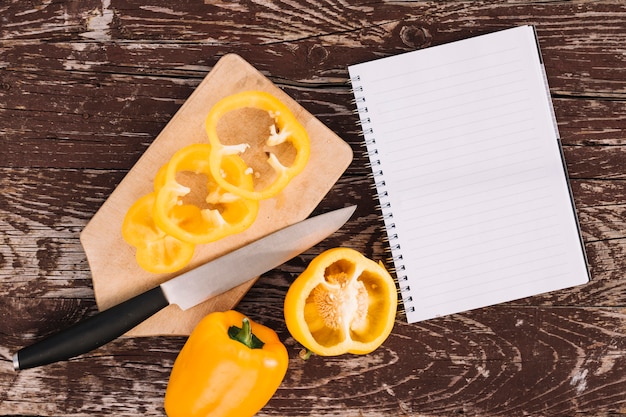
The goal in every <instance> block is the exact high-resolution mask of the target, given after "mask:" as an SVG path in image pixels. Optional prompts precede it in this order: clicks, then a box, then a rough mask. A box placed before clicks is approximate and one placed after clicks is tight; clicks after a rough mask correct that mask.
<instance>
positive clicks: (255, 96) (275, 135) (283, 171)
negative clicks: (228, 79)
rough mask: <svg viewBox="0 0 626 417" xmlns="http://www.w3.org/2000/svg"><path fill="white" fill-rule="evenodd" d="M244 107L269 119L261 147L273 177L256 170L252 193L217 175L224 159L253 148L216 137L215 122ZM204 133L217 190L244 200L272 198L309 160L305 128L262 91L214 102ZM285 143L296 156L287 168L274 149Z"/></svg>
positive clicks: (284, 108)
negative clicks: (207, 139)
mask: <svg viewBox="0 0 626 417" xmlns="http://www.w3.org/2000/svg"><path fill="white" fill-rule="evenodd" d="M245 108H253V109H259V110H263V111H267V112H268V115H269V116H270V118H271V119H272V123H271V124H270V126H269V132H268V138H267V140H265V141H264V143H263V145H261V147H262V148H264V149H265V151H264V152H265V153H266V154H267V164H269V166H270V167H271V170H269V172H270V173H271V172H272V171H273V174H269V175H265V174H263V173H261V172H259V171H257V172H255V185H254V189H253V190H250V189H248V188H246V187H242V186H241V185H239V184H236V183H234V182H233V181H230V180H229V178H228V177H224V176H222V175H220V166H221V165H222V162H221V161H222V160H223V159H224V158H225V157H226V156H228V155H232V154H243V153H244V152H246V150H247V149H248V148H250V147H251V146H253V145H251V144H250V143H245V142H244V143H237V144H230V145H228V144H224V143H222V141H221V140H220V137H219V135H218V122H219V121H220V120H221V119H222V118H223V117H224V116H225V115H226V114H227V113H229V112H231V111H235V110H241V109H245ZM206 131H207V135H208V138H209V143H210V144H211V146H212V151H211V172H212V173H213V176H214V177H215V179H216V181H217V183H218V184H219V186H220V187H222V188H224V189H225V190H228V191H230V192H232V193H233V194H236V195H238V196H241V197H244V198H249V199H254V200H261V199H267V198H271V197H273V196H275V195H276V194H278V193H279V192H280V191H281V190H283V189H284V188H285V187H286V186H287V184H288V183H289V182H290V181H291V179H292V178H293V177H294V176H296V175H297V174H299V173H300V172H301V171H302V170H303V169H304V167H305V166H306V163H307V161H308V159H309V154H310V143H309V136H308V134H307V131H306V129H305V128H304V127H303V126H302V125H301V124H300V122H298V120H297V118H296V117H295V116H294V115H293V113H292V112H291V111H290V110H289V108H288V107H287V106H286V105H285V104H284V103H282V102H281V101H280V100H279V99H278V98H276V97H274V96H273V95H271V94H269V93H266V92H264V91H244V92H241V93H236V94H233V95H230V96H227V97H225V98H223V99H222V100H220V101H219V102H217V103H216V104H215V105H214V106H213V107H212V108H211V110H210V111H209V114H208V116H207V118H206ZM285 144H290V145H291V146H292V147H293V150H295V155H293V156H292V158H293V160H292V161H291V163H290V164H289V165H288V166H286V165H285V163H286V162H281V161H280V160H279V159H278V157H277V156H276V155H277V153H278V152H277V150H278V149H280V147H282V146H284V145H285ZM254 146H256V145H254ZM273 150H274V151H273ZM293 150H292V152H291V153H293ZM257 151H258V150H257ZM244 159H245V157H244ZM248 165H250V164H248ZM264 172H265V171H264ZM268 176H271V178H268Z"/></svg>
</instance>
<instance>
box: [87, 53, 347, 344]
mask: <svg viewBox="0 0 626 417" xmlns="http://www.w3.org/2000/svg"><path fill="white" fill-rule="evenodd" d="M246 90H263V91H267V92H269V93H271V94H273V95H274V96H276V97H278V98H279V99H280V100H282V101H283V102H284V103H285V104H287V106H288V107H289V108H290V109H291V111H292V112H293V113H294V115H295V116H296V117H297V118H298V120H299V121H300V123H302V125H303V126H304V127H305V128H306V130H307V132H308V134H309V137H310V141H311V156H310V159H309V161H308V163H307V166H306V168H305V169H304V171H303V172H302V173H300V174H299V175H298V176H297V177H295V178H294V179H293V180H292V181H291V182H290V184H289V185H288V186H287V188H286V189H284V190H283V191H282V192H281V193H280V194H278V195H277V196H276V197H274V198H272V199H269V200H264V201H262V202H261V207H260V211H259V214H258V217H257V219H256V221H255V223H254V224H253V225H252V226H251V227H250V228H249V229H247V230H246V231H245V232H243V233H240V234H237V235H231V236H228V237H226V238H223V239H221V240H219V241H217V242H214V243H209V244H206V245H198V246H197V247H196V253H195V254H194V257H193V259H192V261H191V263H190V265H189V266H188V267H187V268H186V269H185V270H188V269H190V268H193V267H196V266H198V265H200V264H203V263H205V262H207V261H209V260H211V259H213V258H216V257H218V256H220V255H222V254H225V253H228V252H230V251H232V250H234V249H236V248H239V247H241V246H244V245H245V244H247V243H250V242H252V241H254V240H256V239H258V238H260V237H262V236H265V235H267V234H269V233H271V232H273V231H275V230H278V229H280V228H282V227H285V226H287V225H290V224H293V223H295V222H298V221H300V220H303V219H305V218H307V217H308V216H309V215H310V214H311V212H312V211H313V210H314V209H315V207H316V206H317V205H318V204H319V202H320V201H321V200H322V198H323V197H324V196H325V195H326V193H327V192H328V191H329V190H330V188H331V187H332V186H333V184H334V183H335V182H336V181H337V180H338V179H339V177H340V176H341V175H342V174H343V172H344V171H345V170H346V168H347V167H348V165H350V163H351V161H352V150H351V148H350V146H349V145H348V144H347V143H346V142H344V141H343V140H342V139H341V138H339V137H338V136H337V135H336V134H334V133H333V132H332V131H331V130H330V129H328V128H327V127H326V126H324V125H323V124H322V123H321V122H320V121H319V120H318V119H316V118H315V117H313V115H311V114H310V113H309V112H307V111H306V110H305V109H304V108H303V107H302V106H300V105H299V104H298V103H297V102H296V101H294V100H293V99H291V98H290V97H289V96H288V95H287V94H285V93H284V92H283V91H282V90H280V89H279V88H278V87H277V86H275V85H274V84H273V83H272V82H271V81H270V80H268V79H267V78H265V77H264V76H263V75H262V74H261V73H260V72H258V71H257V70H256V69H255V68H254V67H252V66H251V65H250V64H248V63H247V62H246V61H244V60H243V59H242V58H241V57H239V56H237V55H234V54H230V55H226V56H224V57H223V58H221V59H220V60H219V61H218V62H217V64H216V65H215V67H214V68H213V70H211V72H210V73H209V74H208V75H207V76H206V78H205V79H204V80H203V81H202V82H201V83H200V85H199V86H198V87H197V88H196V90H195V91H194V92H193V94H192V95H191V96H190V97H189V99H188V100H187V101H186V102H185V103H184V104H183V106H182V107H181V108H180V109H179V111H178V112H177V113H176V114H175V115H174V117H173V118H172V119H171V121H170V122H169V123H168V124H167V125H166V126H165V128H164V129H163V131H162V132H161V133H160V134H159V135H158V137H157V138H156V139H155V140H154V142H153V143H152V144H151V145H150V147H149V148H148V149H147V150H146V152H145V153H144V154H143V155H142V157H141V158H140V159H139V161H137V163H136V164H135V166H133V168H132V169H131V170H130V171H129V173H128V174H127V175H126V177H125V178H124V179H123V180H122V182H121V183H120V184H119V185H118V187H117V188H116V189H115V191H113V193H112V194H111V196H110V197H109V198H108V199H107V200H106V201H105V202H104V204H103V205H102V207H101V208H100V209H99V210H98V212H97V213H96V214H95V215H94V217H93V218H92V219H91V221H90V222H89V223H88V224H87V226H86V227H85V229H84V230H83V231H82V233H81V235H80V239H81V243H82V245H83V247H84V249H85V253H86V255H87V259H88V261H89V266H90V268H91V272H92V277H93V285H94V291H95V296H96V302H97V304H98V308H99V309H100V310H104V309H106V308H108V307H111V306H113V305H115V304H118V303H120V302H121V301H124V300H126V299H128V298H130V297H132V296H134V295H137V294H139V293H141V292H143V291H145V290H148V289H150V288H152V287H154V286H156V285H158V284H160V283H162V282H164V281H166V280H168V279H169V278H172V277H174V276H175V275H178V274H180V273H181V272H184V271H185V270H183V271H179V272H177V273H174V274H152V273H149V272H146V271H144V270H143V269H141V268H140V267H139V266H138V265H137V263H136V261H135V250H134V248H133V247H131V246H129V245H128V244H127V243H126V242H124V240H123V239H122V235H121V226H122V221H123V219H124V216H125V214H126V211H127V210H128V208H129V207H130V206H131V205H132V204H133V203H134V202H135V201H136V200H137V199H138V198H139V197H141V196H143V195H145V194H147V193H149V192H151V191H152V189H153V181H154V177H155V175H156V172H157V170H158V169H159V168H160V167H161V166H162V165H163V164H165V163H167V162H168V161H169V159H170V158H171V157H172V155H173V154H174V153H175V152H176V151H177V150H179V149H181V148H182V147H184V146H186V145H189V144H192V143H206V142H208V139H207V137H206V133H205V127H204V122H205V118H206V115H207V114H208V112H209V109H210V108H211V107H212V106H213V105H214V104H215V103H216V102H217V101H218V100H220V99H221V98H223V97H226V96H228V95H230V94H233V93H236V92H240V91H246ZM254 281H255V280H252V281H249V282H247V283H245V284H242V285H240V286H239V287H236V288H234V289H232V290H230V291H229V292H227V293H224V294H222V295H221V296H218V297H216V298H213V299H211V300H209V301H206V302H204V303H202V304H200V305H198V306H196V307H194V308H192V309H190V310H187V311H182V310H180V309H179V308H178V307H177V306H169V307H167V308H165V309H164V310H162V311H160V312H159V313H157V314H156V315H154V316H153V317H151V318H150V319H148V320H147V321H145V322H143V323H142V324H140V325H139V326H137V327H136V328H134V329H133V330H131V331H130V332H129V333H128V334H127V335H129V336H152V335H188V334H190V332H191V330H193V328H194V327H195V325H196V324H197V323H198V322H199V321H200V320H201V319H202V318H203V317H204V316H205V315H206V314H208V313H210V312H213V311H223V310H228V309H231V308H233V307H234V306H235V305H236V304H237V303H238V302H239V300H240V299H241V298H242V297H243V295H244V294H245V293H246V292H247V291H248V289H249V288H250V287H251V286H252V285H253V284H254Z"/></svg>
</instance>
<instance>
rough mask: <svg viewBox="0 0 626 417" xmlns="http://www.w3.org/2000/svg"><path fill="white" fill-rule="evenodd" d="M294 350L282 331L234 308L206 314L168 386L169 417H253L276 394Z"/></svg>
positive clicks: (167, 409) (186, 346) (181, 357)
mask: <svg viewBox="0 0 626 417" xmlns="http://www.w3.org/2000/svg"><path fill="white" fill-rule="evenodd" d="M288 362H289V355H288V354H287V349H286V348H285V346H284V345H283V344H282V343H281V342H280V340H279V338H278V335H277V334H276V333H275V332H274V331H273V330H272V329H270V328H268V327H265V326H263V325H261V324H258V323H255V322H253V321H251V320H249V319H248V318H247V317H245V316H244V315H243V314H241V313H239V312H237V311H234V310H230V311H226V312H215V313H211V314H209V315H207V316H206V317H205V318H204V319H202V321H200V323H199V324H198V325H197V326H196V328H195V329H194V330H193V332H192V333H191V335H190V336H189V339H187V342H186V343H185V345H184V346H183V348H182V350H181V351H180V353H179V355H178V357H177V358H176V361H175V362H174V367H173V368H172V373H171V375H170V379H169V383H168V385H167V389H166V391H165V412H166V413H167V415H168V416H169V417H196V416H197V417H200V416H202V417H204V416H212V417H252V416H254V415H255V414H256V413H257V412H258V411H259V410H260V409H261V408H263V407H264V406H265V404H267V402H268V401H269V400H270V398H272V396H273V395H274V393H275V392H276V390H277V389H278V387H279V386H280V384H281V382H282V380H283V378H284V377H285V374H286V372H287V365H288Z"/></svg>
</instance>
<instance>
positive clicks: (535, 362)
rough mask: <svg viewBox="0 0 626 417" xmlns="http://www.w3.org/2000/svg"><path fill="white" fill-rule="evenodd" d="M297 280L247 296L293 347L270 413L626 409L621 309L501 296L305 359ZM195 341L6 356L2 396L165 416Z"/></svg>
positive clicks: (36, 409)
mask: <svg viewBox="0 0 626 417" xmlns="http://www.w3.org/2000/svg"><path fill="white" fill-rule="evenodd" d="M287 282H288V281H287V280H285V279H284V277H281V276H274V277H269V278H268V279H264V281H263V282H262V283H261V285H259V286H258V288H256V289H253V292H252V293H251V294H249V296H248V297H246V299H244V301H242V303H241V304H240V310H241V311H243V312H246V313H247V314H249V315H250V316H251V317H253V318H255V319H258V320H259V321H261V322H264V323H265V324H267V325H270V326H273V327H274V328H276V329H277V330H278V331H279V333H280V335H281V336H282V337H283V338H285V339H286V344H287V347H288V350H289V354H290V364H289V365H290V372H289V373H288V375H287V378H286V379H285V381H284V382H283V385H282V386H281V389H279V391H278V392H277V394H276V395H275V397H274V398H273V399H272V400H271V402H270V404H269V405H268V407H267V409H266V410H265V411H262V412H261V413H260V414H259V415H260V416H265V415H276V414H280V415H283V416H300V415H303V414H306V415H324V416H344V415H355V416H356V415H364V416H380V415H416V414H420V415H423V414H427V415H451V414H455V413H458V414H467V415H505V414H508V415H522V414H523V413H526V414H530V415H566V414H568V412H569V411H570V410H573V409H575V410H577V412H578V413H582V414H585V413H588V414H589V415H608V414H610V413H614V414H617V413H620V412H622V411H623V410H620V408H619V407H620V405H619V404H620V403H622V402H623V388H624V384H625V383H626V373H625V372H624V371H625V370H626V351H625V350H624V346H626V344H625V343H626V340H625V336H624V332H623V323H624V320H625V319H626V317H625V316H624V313H623V312H620V311H618V310H617V309H598V308H588V309H579V308H561V309H554V308H541V307H515V308H513V307H506V306H498V307H492V308H488V309H481V310H477V311H474V312H469V313H464V314H459V315H454V316H451V317H448V318H443V319H437V320H432V321H428V322H424V323H421V324H417V325H408V324H406V323H404V322H402V321H398V322H397V323H396V327H395V329H394V332H393V334H392V336H391V337H390V339H388V341H387V342H386V343H385V344H384V345H383V347H382V348H381V349H379V350H377V351H376V352H375V353H373V354H372V355H369V356H367V357H356V356H347V357H340V358H321V357H313V358H311V359H310V360H309V361H307V362H304V361H302V359H300V358H299V357H298V352H299V349H300V347H299V346H298V345H297V344H296V343H295V342H294V341H293V340H292V339H290V338H289V337H288V335H287V333H286V329H284V324H283V323H282V317H281V316H280V315H281V314H282V312H281V311H280V310H279V309H277V308H275V307H274V305H275V304H276V303H277V302H278V301H280V292H279V291H276V289H275V285H277V283H279V284H280V285H281V286H285V285H286V284H287ZM272 290H274V294H272ZM259 300H263V301H264V302H263V303H260V302H259ZM183 341H184V340H182V339H181V338H168V339H165V340H163V339H161V338H159V339H152V338H147V339H145V338H142V339H124V340H120V341H116V342H114V343H112V344H111V345H108V346H107V347H104V348H101V349H99V350H97V351H95V352H93V353H91V354H88V355H86V356H84V357H81V358H77V359H74V360H72V361H69V362H66V363H60V364H55V365H52V366H50V367H48V368H40V369H34V370H28V371H24V372H22V373H19V374H15V373H13V371H12V370H9V369H8V367H9V363H8V361H3V362H2V364H0V375H1V376H2V379H3V380H9V379H10V380H11V382H12V383H11V386H10V388H8V390H7V391H5V392H3V393H2V394H0V410H2V409H4V410H12V411H14V412H17V413H25V414H26V413H29V414H32V413H36V414H40V415H84V414H87V413H97V414H123V415H139V414H142V415H161V413H162V394H163V392H164V389H165V386H166V384H167V378H168V376H169V369H170V368H171V364H172V363H173V360H174V358H175V356H176V354H177V352H178V350H179V349H180V347H181V346H182V343H183ZM528 341H531V342H528ZM409 344H410V348H411V352H412V353H411V354H410V355H407V353H406V349H407V345H409ZM2 356H3V357H6V353H5V352H2ZM65 375H74V378H71V379H66V378H65V377H64V376H65ZM598 391H602V392H603V396H604V398H603V399H602V401H599V399H598V397H597V395H596V392H598ZM42 398H46V399H47V401H46V402H41V399H42ZM622 404H623V403H622ZM346 410H348V411H347V413H348V414H346Z"/></svg>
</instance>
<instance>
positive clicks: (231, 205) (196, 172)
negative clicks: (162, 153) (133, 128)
mask: <svg viewBox="0 0 626 417" xmlns="http://www.w3.org/2000/svg"><path fill="white" fill-rule="evenodd" d="M210 152H211V146H210V145H209V144H202V143H197V144H193V145H189V146H187V147H185V148H182V149H180V150H179V151H178V152H176V153H175V154H174V155H173V156H172V159H170V161H169V162H168V164H167V167H166V168H164V170H165V171H164V174H161V176H160V175H159V174H157V178H156V180H155V188H158V191H157V192H156V193H157V194H156V201H155V205H154V220H155V222H156V224H157V226H158V227H160V228H161V229H162V230H164V231H165V232H166V233H168V234H170V235H172V236H174V237H176V238H178V239H180V240H182V241H185V242H191V243H195V244H202V243H209V242H213V241H215V240H218V239H220V238H222V237H225V236H228V235H231V234H234V233H240V232H243V231H244V230H246V229H247V228H248V227H249V226H250V225H251V224H252V223H253V222H254V220H255V219H256V216H257V213H258V210H259V203H258V201H254V200H248V199H245V198H241V197H239V196H237V195H234V194H232V193H230V192H227V191H225V190H223V189H222V188H220V187H219V186H218V185H217V183H216V181H215V178H214V177H213V175H212V173H211V169H210V167H209V155H210ZM220 163H221V168H220V172H221V175H223V176H224V178H226V179H227V180H228V181H230V182H232V183H233V184H236V185H237V186H238V187H240V188H241V189H252V187H253V183H252V178H251V176H250V174H248V173H246V170H247V166H246V164H245V163H244V162H243V160H242V159H241V158H239V157H238V156H237V155H230V156H228V157H227V158H223V159H222V160H221V161H220ZM184 174H189V175H188V176H191V178H188V179H190V180H191V182H193V184H189V185H185V184H183V183H181V182H184V181H183V180H182V179H181V178H180V177H182V176H183V175H184ZM163 175H164V179H163V178H162V176H163ZM202 188H206V189H205V190H203V189H202Z"/></svg>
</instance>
